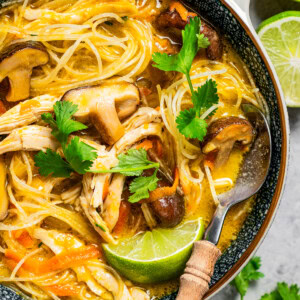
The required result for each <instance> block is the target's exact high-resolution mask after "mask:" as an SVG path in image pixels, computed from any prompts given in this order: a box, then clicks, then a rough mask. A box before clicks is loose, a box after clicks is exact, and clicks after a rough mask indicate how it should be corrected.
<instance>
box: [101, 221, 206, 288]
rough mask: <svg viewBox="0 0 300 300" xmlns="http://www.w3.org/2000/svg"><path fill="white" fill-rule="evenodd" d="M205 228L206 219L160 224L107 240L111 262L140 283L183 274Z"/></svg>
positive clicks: (106, 250) (107, 249) (121, 271)
mask: <svg viewBox="0 0 300 300" xmlns="http://www.w3.org/2000/svg"><path fill="white" fill-rule="evenodd" d="M203 232H204V226H203V222H202V219H197V220H192V221H187V222H185V223H182V224H179V225H178V226H177V227H175V228H172V229H164V228H158V229H154V230H152V231H147V232H144V233H141V234H138V235H136V236H134V237H132V238H129V239H126V240H122V241H120V242H119V243H118V244H117V245H110V244H104V245H103V249H104V253H105V257H106V259H107V261H108V263H109V264H110V265H111V266H112V267H113V268H115V269H116V270H117V271H119V272H120V273H121V274H122V275H123V276H124V277H126V278H128V279H130V280H132V281H134V282H138V283H156V282H161V281H165V280H169V279H172V278H175V277H177V276H179V275H180V274H181V273H182V272H183V269H184V267H185V264H186V262H187V260H188V259H189V256H190V255H191V251H192V247H193V243H194V242H195V241H197V240H199V239H200V238H201V237H202V235H203Z"/></svg>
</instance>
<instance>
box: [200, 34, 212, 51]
mask: <svg viewBox="0 0 300 300" xmlns="http://www.w3.org/2000/svg"><path fill="white" fill-rule="evenodd" d="M197 38H198V47H199V48H207V47H208V46H209V45H210V41H209V40H208V38H207V37H205V36H204V34H203V33H201V34H197Z"/></svg>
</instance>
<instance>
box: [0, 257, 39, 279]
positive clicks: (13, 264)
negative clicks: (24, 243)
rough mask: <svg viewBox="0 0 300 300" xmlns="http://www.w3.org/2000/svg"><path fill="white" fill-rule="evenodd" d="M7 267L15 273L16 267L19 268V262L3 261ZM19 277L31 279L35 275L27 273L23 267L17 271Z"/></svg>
mask: <svg viewBox="0 0 300 300" xmlns="http://www.w3.org/2000/svg"><path fill="white" fill-rule="evenodd" d="M3 261H4V263H5V265H6V266H7V267H8V269H9V270H11V271H13V270H14V269H15V267H16V266H17V264H18V263H17V262H15V261H14V260H12V259H6V258H5V259H4V260H3ZM17 275H18V276H20V277H30V276H32V275H34V274H32V273H29V272H27V271H25V270H24V269H23V268H22V267H21V268H20V269H19V270H18V271H17Z"/></svg>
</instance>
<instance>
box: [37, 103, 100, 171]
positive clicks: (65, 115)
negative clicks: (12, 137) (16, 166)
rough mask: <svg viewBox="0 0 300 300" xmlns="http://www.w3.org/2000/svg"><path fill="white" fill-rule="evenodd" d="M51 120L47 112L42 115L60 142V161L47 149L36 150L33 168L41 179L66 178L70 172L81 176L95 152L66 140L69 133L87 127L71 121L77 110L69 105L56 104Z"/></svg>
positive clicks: (89, 147) (88, 147)
mask: <svg viewBox="0 0 300 300" xmlns="http://www.w3.org/2000/svg"><path fill="white" fill-rule="evenodd" d="M53 109H54V114H55V119H54V118H53V116H52V115H51V114H50V113H46V114H43V115H42V119H43V120H44V121H45V122H46V123H48V124H49V125H50V127H51V128H52V135H53V136H54V137H55V138H56V139H57V140H58V141H59V142H60V144H61V146H62V149H63V153H64V156H65V159H66V160H64V159H63V158H62V157H61V156H60V155H59V154H58V153H56V152H55V151H53V150H51V149H49V148H48V149H47V150H46V152H43V151H40V152H39V153H38V154H37V155H35V157H34V161H35V165H36V166H37V167H38V168H39V172H40V174H41V175H43V176H48V175H52V176H53V177H70V175H71V173H72V172H77V173H79V174H85V173H86V172H87V171H89V169H90V167H91V166H92V164H93V161H94V160H95V159H96V158H97V153H96V149H95V148H93V147H91V146H89V145H87V144H86V143H84V142H81V141H80V140H79V137H74V138H72V139H71V141H70V142H69V143H67V142H68V137H69V135H70V134H71V133H72V132H75V131H78V130H83V129H86V128H87V126H85V125H84V124H82V123H80V122H77V121H75V120H73V119H72V116H73V115H74V114H75V113H76V112H77V111H78V106H77V105H75V104H73V103H72V102H68V101H62V102H56V103H55V104H54V106H53Z"/></svg>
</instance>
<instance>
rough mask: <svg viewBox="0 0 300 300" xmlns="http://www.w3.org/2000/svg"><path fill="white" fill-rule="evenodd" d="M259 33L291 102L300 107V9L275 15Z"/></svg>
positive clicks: (293, 105) (287, 98)
mask: <svg viewBox="0 0 300 300" xmlns="http://www.w3.org/2000/svg"><path fill="white" fill-rule="evenodd" d="M257 32H258V35H259V37H260V39H261V41H262V43H263V45H264V46H265V48H266V50H267V52H268V54H269V56H270V58H271V61H272V63H273V64H274V66H275V69H276V72H277V75H278V77H279V80H280V83H281V86H282V89H283V92H284V95H285V99H286V102H287V105H288V106H291V107H300V85H299V81H300V39H299V36H300V12H299V11H286V12H282V13H280V14H278V15H275V16H273V17H271V18H269V19H267V20H265V21H264V22H262V23H261V24H260V26H259V27H258V29H257Z"/></svg>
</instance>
